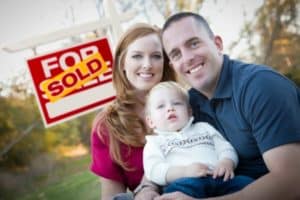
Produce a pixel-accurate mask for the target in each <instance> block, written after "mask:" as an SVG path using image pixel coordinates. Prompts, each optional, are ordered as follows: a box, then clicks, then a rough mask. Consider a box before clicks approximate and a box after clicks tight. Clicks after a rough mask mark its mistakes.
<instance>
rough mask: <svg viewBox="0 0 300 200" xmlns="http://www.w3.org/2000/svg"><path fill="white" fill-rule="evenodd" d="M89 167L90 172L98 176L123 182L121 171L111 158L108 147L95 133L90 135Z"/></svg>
mask: <svg viewBox="0 0 300 200" xmlns="http://www.w3.org/2000/svg"><path fill="white" fill-rule="evenodd" d="M91 157H92V158H91V159H92V162H91V165H90V170H91V171H92V172H93V173H95V174H96V175H98V176H101V177H104V178H107V179H112V180H115V181H118V182H125V180H124V176H123V175H122V174H123V170H122V168H121V167H120V166H118V165H117V164H116V163H115V162H114V161H113V160H112V158H111V156H110V154H109V147H108V145H107V144H104V143H103V142H102V141H101V140H100V138H99V136H98V135H97V133H96V132H93V133H92V135H91Z"/></svg>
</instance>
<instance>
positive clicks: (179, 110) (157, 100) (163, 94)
mask: <svg viewBox="0 0 300 200" xmlns="http://www.w3.org/2000/svg"><path fill="white" fill-rule="evenodd" d="M187 103H188V102H186V100H185V99H184V98H183V97H182V96H181V95H180V94H179V93H178V92H177V91H176V90H172V89H169V88H160V89H158V90H156V91H154V92H153V93H152V95H151V97H150V109H149V110H150V116H148V124H149V126H150V128H156V129H159V130H162V131H179V130H181V129H182V128H183V127H184V126H185V124H186V123H188V121H189V117H190V114H189V109H188V105H187Z"/></svg>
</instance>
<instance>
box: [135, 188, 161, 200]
mask: <svg viewBox="0 0 300 200" xmlns="http://www.w3.org/2000/svg"><path fill="white" fill-rule="evenodd" d="M158 196H159V193H158V191H157V190H155V189H154V188H153V187H150V186H147V187H144V188H142V189H141V190H140V191H139V192H138V193H137V194H136V195H135V196H134V200H153V199H154V198H155V197H158Z"/></svg>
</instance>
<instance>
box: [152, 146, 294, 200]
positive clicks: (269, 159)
mask: <svg viewBox="0 0 300 200" xmlns="http://www.w3.org/2000/svg"><path fill="white" fill-rule="evenodd" d="M263 158H264V161H265V163H266V165H267V167H268V169H269V171H270V172H269V173H268V174H266V175H264V176H262V177H261V178H259V179H257V180H256V181H254V182H253V183H251V184H249V185H248V186H246V187H245V188H244V189H243V190H241V191H239V192H236V193H233V194H230V195H226V196H221V197H214V198H209V199H210V200H227V199H228V200H232V199H241V200H248V199H249V200H253V199H272V200H273V199H280V200H281V199H287V200H289V199H300V190H299V185H300V173H299V170H300V159H299V158H300V143H292V144H286V145H282V146H278V147H276V148H273V149H270V150H269V151H267V152H265V153H264V154H263ZM158 199H159V200H171V199H172V200H176V199H181V200H192V199H193V198H191V197H188V196H186V195H183V194H180V195H179V193H178V192H177V194H175V193H170V194H166V195H163V196H161V197H160V198H158Z"/></svg>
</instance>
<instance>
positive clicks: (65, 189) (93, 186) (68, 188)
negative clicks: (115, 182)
mask: <svg viewBox="0 0 300 200" xmlns="http://www.w3.org/2000/svg"><path fill="white" fill-rule="evenodd" d="M99 184H100V183H99V179H98V178H97V177H95V176H94V175H93V174H91V173H90V172H88V171H83V172H78V173H76V174H73V175H70V176H67V177H64V178H63V179H62V180H60V181H59V182H57V183H54V184H51V185H47V186H45V187H43V188H40V189H39V190H38V191H36V192H33V193H31V194H27V195H25V196H23V197H22V199H23V200H35V199H49V200H50V199H53V200H54V199H55V200H68V199H70V200H71V199H72V200H76V199H78V200H81V199H84V200H93V199H99V196H100V186H99Z"/></svg>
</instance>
